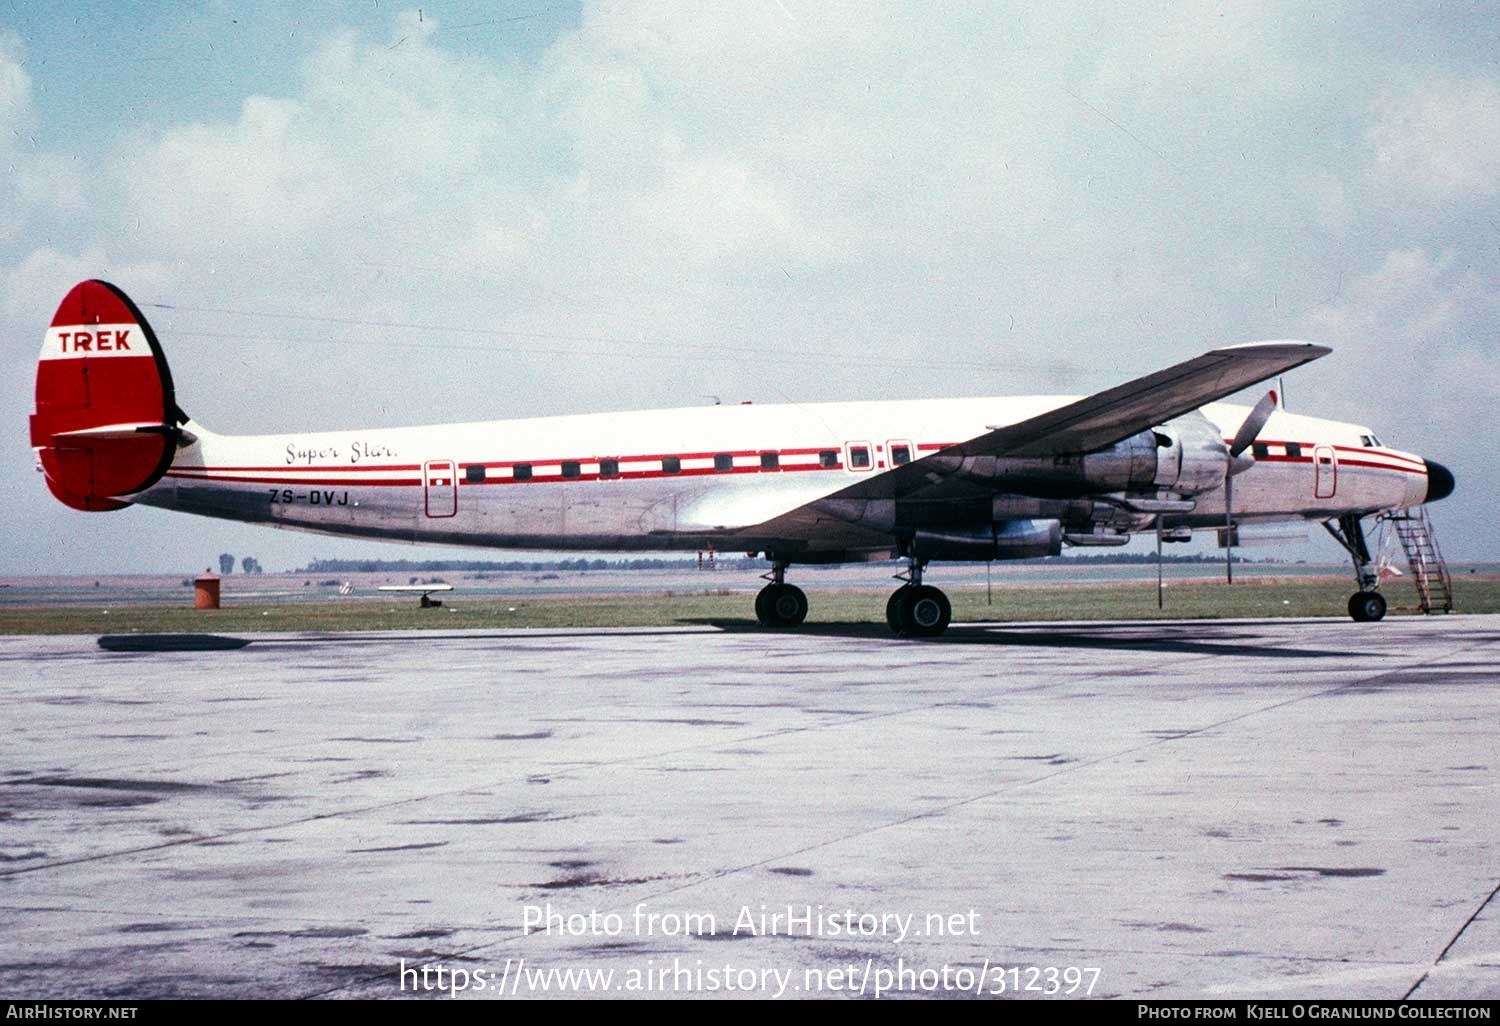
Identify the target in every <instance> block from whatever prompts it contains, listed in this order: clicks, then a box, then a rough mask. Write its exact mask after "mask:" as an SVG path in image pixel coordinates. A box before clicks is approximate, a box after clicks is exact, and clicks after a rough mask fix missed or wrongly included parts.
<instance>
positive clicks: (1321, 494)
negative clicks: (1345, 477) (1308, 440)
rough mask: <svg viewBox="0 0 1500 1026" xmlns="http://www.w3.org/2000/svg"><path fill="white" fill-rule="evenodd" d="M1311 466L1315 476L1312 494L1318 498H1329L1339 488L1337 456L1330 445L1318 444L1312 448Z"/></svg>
mask: <svg viewBox="0 0 1500 1026" xmlns="http://www.w3.org/2000/svg"><path fill="white" fill-rule="evenodd" d="M1313 466H1314V467H1315V468H1316V470H1315V473H1316V475H1317V476H1316V478H1315V479H1314V483H1313V495H1314V496H1315V497H1316V498H1319V499H1331V498H1333V493H1334V492H1336V491H1338V490H1339V458H1338V454H1337V453H1335V452H1334V451H1333V446H1331V445H1320V446H1318V447H1317V448H1315V449H1314V450H1313Z"/></svg>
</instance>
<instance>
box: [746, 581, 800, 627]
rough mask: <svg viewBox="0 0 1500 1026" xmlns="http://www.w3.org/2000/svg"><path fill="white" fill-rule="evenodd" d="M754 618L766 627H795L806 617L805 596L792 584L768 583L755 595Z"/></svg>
mask: <svg viewBox="0 0 1500 1026" xmlns="http://www.w3.org/2000/svg"><path fill="white" fill-rule="evenodd" d="M755 618H756V619H757V620H759V621H760V622H761V624H762V625H763V626H766V627H795V626H797V625H798V624H799V623H801V622H802V621H803V620H805V619H807V596H806V595H805V594H803V591H802V589H801V588H799V587H797V586H796V585H794V584H768V585H766V586H765V587H764V588H762V589H760V594H758V595H756V596H755Z"/></svg>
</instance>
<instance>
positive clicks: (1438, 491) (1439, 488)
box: [1422, 460, 1453, 502]
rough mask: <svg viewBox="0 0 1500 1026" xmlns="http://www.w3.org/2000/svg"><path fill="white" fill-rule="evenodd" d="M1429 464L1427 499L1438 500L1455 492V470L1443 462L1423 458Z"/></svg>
mask: <svg viewBox="0 0 1500 1026" xmlns="http://www.w3.org/2000/svg"><path fill="white" fill-rule="evenodd" d="M1422 462H1423V463H1425V464H1427V501H1428V502H1436V501H1437V500H1439V499H1446V498H1447V497H1448V496H1450V495H1452V494H1453V471H1451V470H1449V469H1448V468H1447V467H1445V466H1443V465H1442V464H1441V463H1434V462H1433V461H1432V460H1423V461H1422Z"/></svg>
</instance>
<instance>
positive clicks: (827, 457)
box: [818, 449, 839, 470]
mask: <svg viewBox="0 0 1500 1026" xmlns="http://www.w3.org/2000/svg"><path fill="white" fill-rule="evenodd" d="M838 465H839V451H838V450H837V449H824V450H823V451H822V452H820V453H818V466H820V467H822V468H824V469H825V470H827V469H832V468H833V467H837V466H838Z"/></svg>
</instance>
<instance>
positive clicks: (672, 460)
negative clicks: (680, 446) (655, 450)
mask: <svg viewBox="0 0 1500 1026" xmlns="http://www.w3.org/2000/svg"><path fill="white" fill-rule="evenodd" d="M661 470H662V473H663V474H680V473H681V472H682V460H680V459H678V458H677V457H676V456H663V457H662V458H661Z"/></svg>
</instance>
